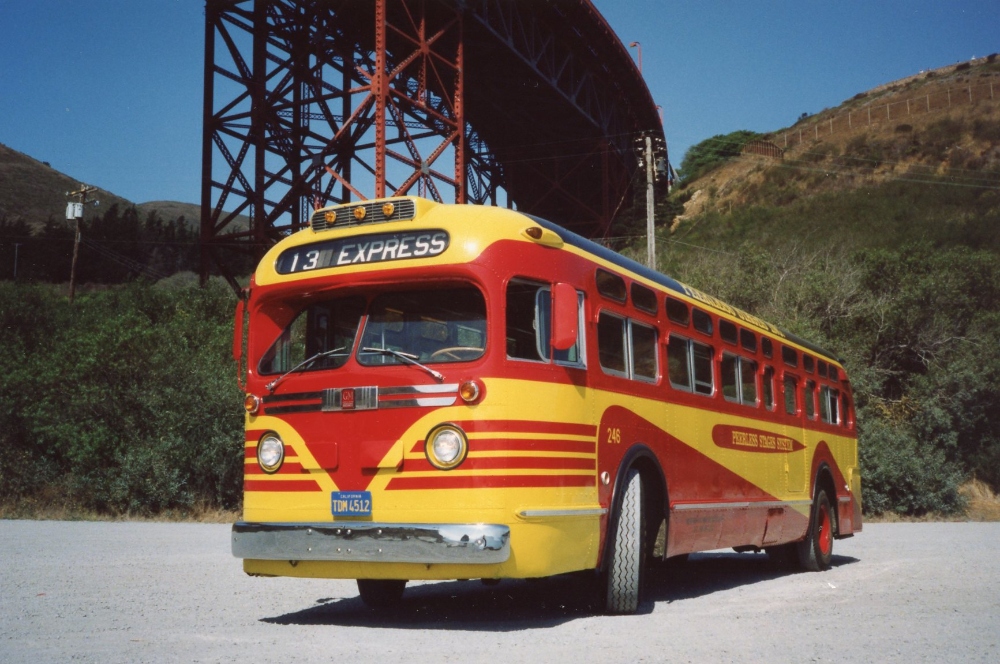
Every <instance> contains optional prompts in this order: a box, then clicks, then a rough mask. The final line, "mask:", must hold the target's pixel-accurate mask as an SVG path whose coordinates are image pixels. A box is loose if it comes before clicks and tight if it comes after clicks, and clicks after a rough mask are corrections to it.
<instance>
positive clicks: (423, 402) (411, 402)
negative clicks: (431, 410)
mask: <svg viewBox="0 0 1000 664" xmlns="http://www.w3.org/2000/svg"><path fill="white" fill-rule="evenodd" d="M456 401H458V397H457V396H454V397H437V398H433V399H393V400H391V401H379V402H378V407H379V408H411V407H413V406H451V405H452V404H454V403H455V402H456Z"/></svg>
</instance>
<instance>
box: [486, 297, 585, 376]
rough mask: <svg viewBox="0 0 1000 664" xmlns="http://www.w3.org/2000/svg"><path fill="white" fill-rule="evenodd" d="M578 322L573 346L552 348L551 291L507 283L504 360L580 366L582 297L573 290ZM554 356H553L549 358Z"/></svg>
mask: <svg viewBox="0 0 1000 664" xmlns="http://www.w3.org/2000/svg"><path fill="white" fill-rule="evenodd" d="M577 311H578V315H579V317H580V318H579V323H578V330H579V332H578V333H577V340H576V344H575V345H573V346H571V347H570V348H567V349H566V350H556V351H555V352H554V353H552V352H550V351H551V348H552V292H551V289H550V287H549V286H548V285H544V284H536V283H530V282H525V281H511V282H510V283H509V284H508V285H507V312H506V313H507V318H506V320H507V329H506V334H505V336H506V339H507V357H509V358H511V359H517V360H533V361H535V362H550V361H553V360H554V361H555V362H556V363H557V364H566V365H570V366H583V365H584V364H585V362H584V357H583V352H582V350H581V349H582V348H584V344H583V294H582V293H580V292H579V291H577ZM552 355H554V357H551V356H552Z"/></svg>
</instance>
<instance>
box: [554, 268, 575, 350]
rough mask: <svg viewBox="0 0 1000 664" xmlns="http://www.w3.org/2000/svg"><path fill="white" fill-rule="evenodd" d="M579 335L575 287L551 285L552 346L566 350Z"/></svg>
mask: <svg viewBox="0 0 1000 664" xmlns="http://www.w3.org/2000/svg"><path fill="white" fill-rule="evenodd" d="M579 336H580V311H579V306H578V305H577V295H576V289H575V288H574V287H573V286H572V285H571V284H554V285H553V286H552V346H553V348H555V349H556V350H568V349H570V348H572V347H573V345H574V344H576V340H577V338H578V337H579Z"/></svg>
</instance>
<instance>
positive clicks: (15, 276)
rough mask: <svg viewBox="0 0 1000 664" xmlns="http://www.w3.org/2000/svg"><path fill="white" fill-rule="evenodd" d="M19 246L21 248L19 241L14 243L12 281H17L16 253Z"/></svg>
mask: <svg viewBox="0 0 1000 664" xmlns="http://www.w3.org/2000/svg"><path fill="white" fill-rule="evenodd" d="M20 248H21V243H20V242H15V243H14V281H15V282H16V281H17V253H18V250H19V249H20Z"/></svg>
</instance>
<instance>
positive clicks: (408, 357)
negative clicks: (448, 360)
mask: <svg viewBox="0 0 1000 664" xmlns="http://www.w3.org/2000/svg"><path fill="white" fill-rule="evenodd" d="M361 350H362V352H365V353H382V354H383V355H392V356H393V357H398V358H399V359H401V360H402V361H403V362H406V363H407V364H412V365H413V366H415V367H420V368H421V369H423V370H424V371H426V372H427V373H429V374H430V375H431V376H433V377H434V380H436V381H437V382H439V383H443V382H444V374H442V373H440V372H437V371H434V370H433V369H431V368H430V367H428V366H426V365H423V364H420V362H417V356H416V355H413V354H411V353H402V352H400V351H398V350H393V349H391V348H372V347H371V346H366V347H365V348H362V349H361Z"/></svg>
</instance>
